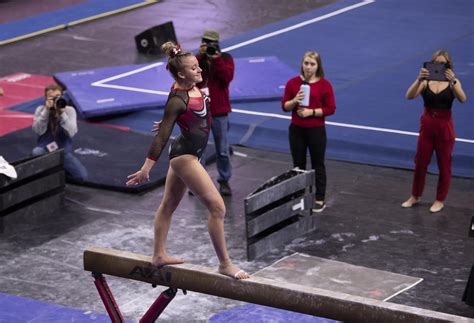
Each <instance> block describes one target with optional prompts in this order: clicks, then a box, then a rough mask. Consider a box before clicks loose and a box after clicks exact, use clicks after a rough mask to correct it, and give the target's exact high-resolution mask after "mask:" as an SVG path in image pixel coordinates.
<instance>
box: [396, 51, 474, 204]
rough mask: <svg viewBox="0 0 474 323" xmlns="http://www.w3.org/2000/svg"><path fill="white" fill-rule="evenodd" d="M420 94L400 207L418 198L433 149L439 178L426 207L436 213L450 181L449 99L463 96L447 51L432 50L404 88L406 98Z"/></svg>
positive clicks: (451, 134) (451, 130) (451, 131)
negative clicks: (406, 190) (411, 167)
mask: <svg viewBox="0 0 474 323" xmlns="http://www.w3.org/2000/svg"><path fill="white" fill-rule="evenodd" d="M440 71H442V73H441V72H440ZM420 94H421V96H422V97H423V103H424V107H425V109H424V112H423V115H422V117H421V124H420V133H419V136H418V146H417V148H416V156H415V174H414V176H413V185H412V193H411V196H410V197H409V198H408V200H406V201H405V202H403V204H402V207H404V208H410V207H413V206H414V205H416V204H418V203H419V202H420V198H421V195H422V194H423V189H424V186H425V178H426V172H427V170H428V165H429V164H430V161H431V156H432V155H433V151H436V158H437V160H438V168H439V179H438V186H437V190H436V200H435V201H434V203H433V204H432V206H431V208H430V212H431V213H436V212H439V211H441V210H442V209H443V208H444V200H445V199H446V196H447V195H448V190H449V184H450V182H451V159H452V152H453V147H454V140H455V134H454V124H453V118H452V116H451V110H452V105H453V101H454V99H457V100H458V101H459V102H461V103H463V102H465V101H466V99H467V98H466V94H465V93H464V90H463V88H462V86H461V82H460V81H459V79H458V78H457V77H456V75H455V74H454V69H453V61H452V59H451V55H450V54H449V53H448V52H447V51H445V50H438V51H436V52H435V53H434V54H433V56H432V58H431V62H425V63H424V64H423V67H422V68H421V70H420V72H419V73H418V77H417V78H416V80H415V81H414V82H413V83H412V84H411V86H410V87H409V88H408V90H407V93H406V98H407V99H409V100H411V99H414V98H416V97H417V96H419V95H420Z"/></svg>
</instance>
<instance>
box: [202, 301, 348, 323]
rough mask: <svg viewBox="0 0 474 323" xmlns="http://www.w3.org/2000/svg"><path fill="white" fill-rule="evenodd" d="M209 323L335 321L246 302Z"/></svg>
mask: <svg viewBox="0 0 474 323" xmlns="http://www.w3.org/2000/svg"><path fill="white" fill-rule="evenodd" d="M208 322H209V323H218V322H226V323H227V322H252V323H266V322H274V323H278V322H299V323H336V322H339V321H334V320H330V319H326V318H322V317H317V316H312V315H307V314H301V313H296V312H290V311H285V310H280V309H277V308H272V307H267V306H261V305H256V304H246V305H242V306H238V307H235V308H233V309H230V310H227V311H224V312H220V313H218V314H216V315H214V316H212V317H211V318H210V319H208Z"/></svg>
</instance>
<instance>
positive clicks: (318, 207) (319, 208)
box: [313, 201, 326, 213]
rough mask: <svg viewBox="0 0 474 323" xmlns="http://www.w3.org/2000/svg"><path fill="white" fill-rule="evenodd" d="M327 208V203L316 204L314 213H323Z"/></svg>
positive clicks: (318, 202) (317, 202)
mask: <svg viewBox="0 0 474 323" xmlns="http://www.w3.org/2000/svg"><path fill="white" fill-rule="evenodd" d="M325 208H326V203H324V202H321V201H316V202H314V206H313V212H316V213H321V212H323V210H324V209H325Z"/></svg>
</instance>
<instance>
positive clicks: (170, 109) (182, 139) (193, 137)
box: [148, 89, 211, 160]
mask: <svg viewBox="0 0 474 323" xmlns="http://www.w3.org/2000/svg"><path fill="white" fill-rule="evenodd" d="M190 90H191V89H187V90H182V89H172V90H171V92H170V94H169V96H168V100H167V102H166V106H165V113H164V116H163V120H162V121H161V123H160V128H159V131H158V134H157V135H156V137H155V140H153V143H152V145H151V147H150V151H149V152H148V158H150V159H153V160H157V159H158V158H159V157H160V155H161V152H162V150H163V148H164V147H165V145H166V143H167V142H168V139H169V137H170V135H171V132H172V130H173V127H174V124H175V123H176V122H177V123H178V125H179V127H180V129H181V134H180V135H178V136H177V137H176V138H175V140H174V141H173V143H172V144H171V145H170V149H169V158H170V159H172V158H174V157H177V156H181V155H186V154H188V155H194V156H197V157H198V158H201V155H202V153H203V151H204V148H206V145H207V140H208V137H209V130H210V128H211V114H210V112H209V110H208V106H207V102H208V100H207V97H205V96H204V95H203V96H200V97H190V96H189V94H188V91H190Z"/></svg>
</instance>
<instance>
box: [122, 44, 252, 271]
mask: <svg viewBox="0 0 474 323" xmlns="http://www.w3.org/2000/svg"><path fill="white" fill-rule="evenodd" d="M162 50H163V51H164V52H165V53H167V54H168V56H169V58H168V64H167V69H168V70H169V71H170V73H171V75H172V77H173V78H174V80H175V83H174V84H173V86H172V88H171V91H170V94H169V96H168V101H167V102H166V106H165V111H164V116H163V120H162V121H161V123H159V124H158V127H155V129H156V128H158V129H157V132H158V133H157V135H156V136H155V139H154V140H153V142H152V144H151V147H150V150H149V152H148V157H147V158H146V159H145V162H144V163H143V166H142V167H141V168H140V169H139V170H138V171H137V172H135V173H133V174H131V175H129V176H128V177H127V178H128V181H127V183H126V185H128V186H130V185H139V184H142V183H144V182H146V181H148V180H149V174H150V170H151V169H152V167H153V166H154V165H155V163H156V161H157V160H158V158H159V157H160V155H161V153H162V151H163V148H164V147H165V146H166V143H167V142H168V139H169V138H170V136H171V132H172V130H173V127H174V125H175V123H178V125H179V127H180V129H181V134H180V135H179V136H177V137H176V138H175V140H174V141H173V142H172V143H171V145H170V149H169V158H170V166H169V169H168V173H167V175H166V183H165V191H164V195H163V199H162V200H161V204H160V206H159V208H158V210H157V212H156V216H155V225H154V227H155V231H154V249H153V255H152V258H151V263H152V265H153V266H156V267H160V266H163V265H168V264H180V263H183V260H182V259H180V258H177V257H172V256H169V255H168V254H167V253H166V239H167V236H168V231H169V228H170V225H171V218H172V216H173V213H174V211H175V210H176V208H177V207H178V204H179V202H180V201H181V199H182V198H183V195H184V193H185V191H186V188H188V189H190V190H191V191H192V192H193V193H194V194H195V196H197V198H198V199H199V200H200V201H201V202H202V203H203V204H204V205H205V207H206V208H207V209H208V210H209V216H208V222H207V225H208V231H209V235H210V237H211V241H212V244H213V246H214V250H215V251H216V254H217V257H218V259H219V268H218V272H219V273H221V274H223V275H226V276H230V277H232V278H235V279H246V278H248V277H249V275H248V274H247V273H246V272H245V271H243V270H241V269H239V268H238V267H237V266H235V265H234V264H233V263H232V261H231V259H230V257H229V255H228V252H227V247H226V242H225V235H224V216H225V213H226V208H225V204H224V201H223V199H222V197H221V196H220V194H219V192H218V191H217V188H216V187H215V186H214V184H213V183H212V180H211V178H210V177H209V174H208V173H207V172H206V170H205V169H204V168H203V167H202V165H201V164H200V163H199V158H201V156H202V153H203V152H204V149H205V148H206V145H207V140H208V138H209V130H210V127H211V116H210V113H209V111H208V108H207V102H206V100H205V97H204V95H203V93H202V92H201V91H200V90H199V89H198V88H197V87H196V83H198V82H201V81H202V76H201V69H200V68H199V64H198V61H197V59H196V57H195V56H194V55H193V54H192V53H191V52H186V51H183V50H181V48H180V47H179V45H176V44H174V43H172V42H167V43H165V44H163V45H162Z"/></svg>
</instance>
